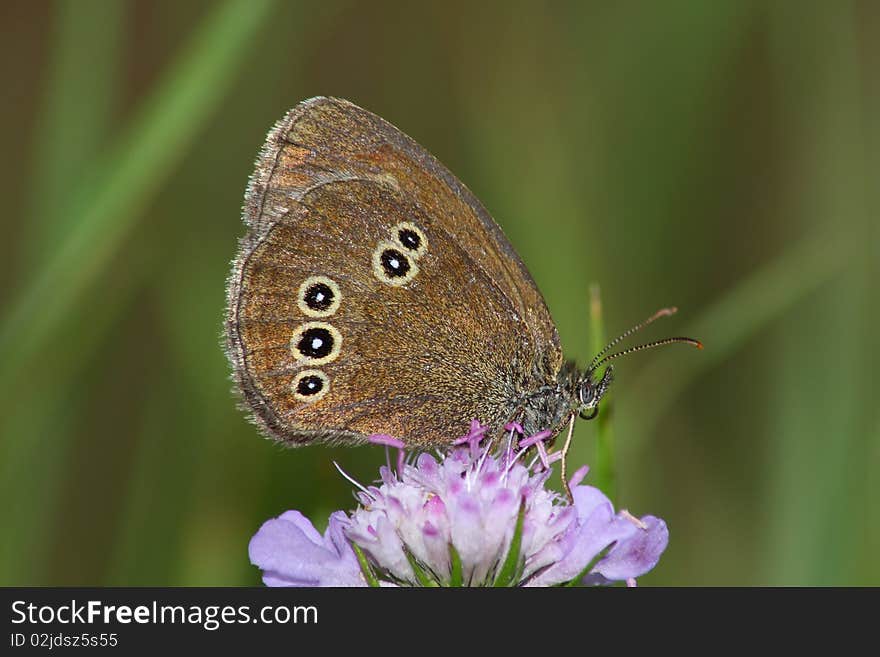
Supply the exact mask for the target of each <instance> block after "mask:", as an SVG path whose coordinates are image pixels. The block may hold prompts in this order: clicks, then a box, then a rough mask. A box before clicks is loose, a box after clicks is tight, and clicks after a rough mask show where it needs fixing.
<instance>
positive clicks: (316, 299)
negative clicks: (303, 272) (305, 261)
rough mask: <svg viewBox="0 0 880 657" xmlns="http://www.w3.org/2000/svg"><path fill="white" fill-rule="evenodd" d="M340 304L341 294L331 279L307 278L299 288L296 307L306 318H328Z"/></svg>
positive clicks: (324, 277) (321, 277)
mask: <svg viewBox="0 0 880 657" xmlns="http://www.w3.org/2000/svg"><path fill="white" fill-rule="evenodd" d="M340 303H342V292H340V290H339V286H338V285H337V284H336V281H334V280H333V279H332V278H328V277H327V276H309V277H308V278H307V279H306V280H304V281H303V283H302V285H300V286H299V291H298V292H297V293H296V305H297V307H298V308H299V309H300V311H301V312H302V314H303V315H305V316H306V317H330V316H331V315H333V314H334V313H335V312H336V311H337V310H339V304H340Z"/></svg>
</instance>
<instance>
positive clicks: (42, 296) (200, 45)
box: [0, 0, 273, 392]
mask: <svg viewBox="0 0 880 657" xmlns="http://www.w3.org/2000/svg"><path fill="white" fill-rule="evenodd" d="M272 5H273V2H272V0H227V2H224V3H223V4H222V5H220V6H218V7H217V8H216V9H215V10H214V11H213V13H212V14H211V15H210V16H208V18H207V19H205V21H204V22H203V24H202V25H201V26H200V27H199V28H198V30H197V32H196V34H195V35H194V36H193V37H192V40H191V42H190V43H189V44H188V46H187V47H186V49H185V51H184V52H183V53H182V54H181V55H180V57H179V58H178V59H177V61H176V63H175V64H174V65H173V68H172V70H171V71H169V72H168V74H167V75H166V77H165V78H164V80H163V81H162V82H161V83H160V84H159V86H158V88H157V89H156V91H155V93H154V94H153V95H152V97H151V98H150V99H149V100H148V101H147V103H146V106H145V107H144V108H143V110H142V111H141V113H140V114H139V116H138V118H137V119H136V120H135V121H134V123H133V124H132V127H131V129H130V130H129V131H128V133H127V135H126V136H125V137H124V138H123V139H122V140H121V142H120V143H119V145H118V146H117V147H116V148H115V149H113V151H112V152H111V154H110V155H109V157H108V158H107V160H106V161H105V163H104V166H103V167H101V168H100V170H99V171H98V175H96V176H95V178H94V179H93V180H94V183H93V186H92V187H91V188H90V189H89V190H88V192H86V193H85V194H84V196H85V198H86V199H87V202H85V203H84V204H83V205H82V206H81V207H78V208H74V210H75V211H76V212H77V216H75V217H72V218H71V222H70V223H71V232H70V234H69V235H66V236H65V238H64V240H63V246H62V248H60V249H59V250H58V251H56V252H55V253H54V254H53V257H52V258H51V259H50V260H49V261H48V262H47V263H46V265H45V266H44V267H42V268H41V270H40V271H39V272H37V274H36V276H35V277H34V278H33V279H31V280H30V281H28V283H27V284H26V285H25V286H24V289H23V290H22V291H21V292H20V294H19V296H18V298H17V299H16V300H15V301H14V302H13V304H12V307H11V310H10V311H9V313H8V314H7V315H6V316H5V317H4V318H3V321H2V324H0V345H2V348H3V351H4V354H3V360H4V367H5V370H6V371H5V373H4V376H3V378H2V380H0V386H2V388H0V391H2V392H7V391H8V389H9V388H10V386H12V384H13V382H14V379H15V374H16V373H17V372H19V371H20V370H21V368H22V367H23V366H24V365H25V364H26V363H27V362H28V360H29V359H30V358H31V357H32V356H33V355H34V354H35V353H36V352H38V351H39V349H40V347H41V346H42V345H44V344H45V343H46V342H47V341H48V340H50V339H51V338H52V337H53V336H54V335H55V333H56V331H57V328H58V326H59V320H60V319H61V318H62V317H63V316H64V315H65V314H66V313H68V312H70V310H71V309H72V308H73V306H74V305H75V303H76V301H77V300H78V299H79V298H80V297H81V295H82V294H83V293H84V292H85V290H86V289H87V288H88V287H89V285H91V284H93V283H94V282H95V281H96V279H97V278H98V276H99V274H100V273H101V272H102V271H103V269H104V266H105V265H106V263H107V262H108V260H109V259H110V257H111V255H112V254H113V253H114V251H115V250H116V248H117V247H118V245H119V244H120V243H121V242H122V240H123V239H124V238H125V236H126V235H127V234H128V232H129V231H130V230H131V228H132V226H133V225H134V224H135V222H136V220H137V219H138V218H139V217H140V212H141V210H142V209H143V208H144V206H145V205H146V203H147V201H148V200H149V198H150V197H151V195H152V194H153V193H154V192H155V190H156V189H157V188H158V187H159V185H160V184H161V183H162V182H163V181H164V180H165V178H166V177H167V176H169V175H170V174H171V172H172V170H173V168H174V167H175V166H176V164H177V163H178V162H179V160H180V159H181V158H182V156H183V155H184V153H186V151H187V149H188V147H189V144H190V142H191V141H192V140H193V139H194V138H195V136H196V135H197V134H198V132H199V129H200V127H201V126H202V125H203V124H204V122H205V119H206V118H207V117H208V116H209V115H210V114H211V113H212V112H213V111H214V110H215V109H216V108H217V107H218V105H219V102H220V100H221V99H222V97H223V95H224V94H225V93H226V91H227V90H228V89H229V87H230V86H231V85H232V83H233V81H234V79H235V77H236V75H237V73H238V71H239V68H240V65H241V62H242V61H244V59H245V52H246V50H247V48H248V47H249V46H251V45H253V44H254V43H255V42H256V37H257V35H258V34H259V30H260V28H261V27H262V26H263V25H264V23H265V21H266V19H267V18H268V16H269V15H270V11H269V9H270V8H271V7H272ZM13 347H14V348H13Z"/></svg>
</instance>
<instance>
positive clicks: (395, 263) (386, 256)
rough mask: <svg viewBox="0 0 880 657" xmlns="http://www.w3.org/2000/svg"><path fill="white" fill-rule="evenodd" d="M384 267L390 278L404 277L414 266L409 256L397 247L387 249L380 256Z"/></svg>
mask: <svg viewBox="0 0 880 657" xmlns="http://www.w3.org/2000/svg"><path fill="white" fill-rule="evenodd" d="M380 259H381V261H382V269H384V270H385V275H386V276H388V278H403V277H404V276H406V275H407V274H408V273H409V270H410V269H411V268H412V267H411V265H410V264H409V258H408V257H407V256H406V255H404V254H403V253H401V252H400V251H398V250H397V249H385V250H384V251H382V255H381V256H380Z"/></svg>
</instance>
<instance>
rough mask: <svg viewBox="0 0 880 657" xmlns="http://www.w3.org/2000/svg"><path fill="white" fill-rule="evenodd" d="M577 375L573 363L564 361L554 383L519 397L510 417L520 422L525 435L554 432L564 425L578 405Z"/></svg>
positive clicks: (557, 431)
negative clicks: (512, 415)
mask: <svg viewBox="0 0 880 657" xmlns="http://www.w3.org/2000/svg"><path fill="white" fill-rule="evenodd" d="M579 378H580V377H579V376H578V371H577V367H576V366H575V364H574V363H573V362H571V361H569V362H566V363H565V364H564V365H563V366H562V368H561V369H560V371H559V374H558V375H557V378H556V381H555V382H553V383H550V384H545V385H542V386H540V387H538V388H536V389H535V390H532V391H529V392H528V393H527V394H526V395H524V396H523V397H522V398H521V399H520V400H518V403H517V404H516V408H517V411H516V414H515V416H514V418H513V419H515V420H516V421H517V422H519V423H520V425H522V428H523V431H524V432H525V434H526V435H533V434H536V433H538V432H539V431H544V430H547V429H549V430H550V431H552V432H553V434H554V435H556V434H557V433H559V432H560V431H561V430H562V429H563V428H564V426H565V424H566V423H567V422H568V421H569V419H570V418H571V416H572V415H573V414H574V413H576V412H577V409H578V406H579V402H578V396H577V390H578V381H579ZM517 418H519V419H517Z"/></svg>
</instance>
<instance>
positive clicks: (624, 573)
mask: <svg viewBox="0 0 880 657" xmlns="http://www.w3.org/2000/svg"><path fill="white" fill-rule="evenodd" d="M641 520H642V522H643V523H645V525H646V526H647V529H638V528H637V530H636V532H635V533H633V534H632V535H630V536H629V537H627V538H625V539H623V540H621V541H619V542H618V543H617V545H615V546H614V547H613V548H611V550H610V551H609V552H608V554H607V555H606V556H605V558H604V559H602V561H600V562H599V563H598V564H596V567H595V568H593V570H592V572H594V573H598V574H600V575H602V576H603V577H606V578H607V579H611V580H624V579H631V578H633V577H639V576H641V575H644V574H645V573H646V572H648V571H649V570H651V569H652V568H653V567H654V566H656V565H657V562H658V561H659V560H660V555H661V554H663V551H664V550H665V549H666V545H667V544H668V543H669V530H668V529H667V528H666V523H665V522H663V521H662V520H661V519H660V518H655V517H654V516H645V517H643V518H642V519H641Z"/></svg>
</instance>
